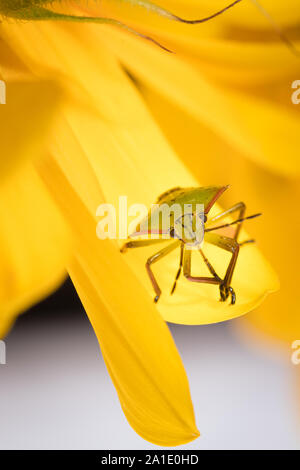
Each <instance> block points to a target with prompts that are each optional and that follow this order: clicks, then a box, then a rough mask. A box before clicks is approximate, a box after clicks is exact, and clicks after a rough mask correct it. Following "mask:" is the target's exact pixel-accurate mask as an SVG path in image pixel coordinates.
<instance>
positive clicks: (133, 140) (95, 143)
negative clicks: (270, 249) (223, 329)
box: [44, 26, 278, 324]
mask: <svg viewBox="0 0 300 470" xmlns="http://www.w3.org/2000/svg"><path fill="white" fill-rule="evenodd" d="M73 28H74V29H77V28H76V27H74V26H73V27H72V28H71V29H73ZM44 31H45V32H46V30H44ZM77 35H79V38H78V42H77V43H76V47H75V50H76V64H73V62H72V60H70V59H68V58H69V56H70V54H71V50H72V48H73V49H74V37H75V34H73V35H72V36H69V35H68V34H66V31H63V30H62V29H57V30H56V37H57V38H58V40H59V41H60V42H61V43H63V44H64V49H62V48H61V49H60V54H61V55H63V54H65V56H63V60H64V64H66V69H67V70H68V67H69V68H70V69H69V70H70V73H72V74H73V76H74V77H76V78H77V79H78V81H80V82H81V83H80V84H81V86H82V87H85V88H86V89H87V92H88V93H89V94H92V95H93V97H94V103H95V105H96V106H98V108H99V109H101V110H102V112H103V114H104V115H105V119H104V120H103V119H100V117H97V116H96V115H88V114H87V113H82V112H80V113H79V112H73V111H70V112H69V113H68V121H69V123H70V125H71V128H72V130H73V132H74V134H75V135H76V136H77V139H78V141H79V143H80V145H81V147H82V148H83V149H84V151H85V153H86V155H87V158H88V159H89V161H90V164H91V165H92V167H93V170H94V172H95V175H96V177H97V180H98V181H99V184H100V186H101V189H102V191H103V193H104V196H105V200H106V201H107V202H109V203H112V204H114V205H115V206H116V207H117V205H118V197H119V196H120V195H127V196H128V205H130V204H132V203H136V202H141V203H145V204H147V205H148V206H150V204H151V203H153V202H154V201H155V199H156V198H157V196H158V195H159V194H161V193H162V192H164V191H165V190H166V189H169V188H171V187H173V186H178V185H180V186H183V187H185V186H187V187H189V186H197V185H199V183H198V182H197V181H196V180H195V179H194V178H193V177H192V176H191V174H189V173H188V172H187V171H186V169H185V168H184V166H183V165H182V164H180V162H179V161H178V158H177V157H176V156H175V155H174V153H173V152H172V151H171V149H170V147H169V146H168V144H167V143H166V141H165V140H164V138H163V137H162V135H161V134H160V132H159V131H158V130H157V128H156V127H155V125H154V124H153V123H152V122H151V119H150V116H149V113H148V112H147V110H146V109H145V107H144V106H143V105H142V103H141V100H140V98H139V96H138V94H137V93H136V90H135V89H134V87H133V86H130V82H129V80H128V79H126V78H125V77H124V75H123V74H122V73H121V71H120V70H119V69H118V67H117V66H116V65H115V63H114V61H113V60H112V59H110V60H109V61H107V59H105V57H106V56H105V52H104V51H102V50H101V48H99V42H97V43H94V45H93V43H90V42H89V41H88V40H87V39H85V38H86V35H84V32H83V31H82V29H80V31H79V30H78V32H77ZM46 44H47V43H46ZM96 44H97V46H96ZM87 51H88V53H87ZM50 53H51V49H50ZM100 54H101V60H102V65H99V64H98V62H97V60H96V58H98V59H99V58H100ZM93 59H94V60H93ZM105 60H106V61H107V65H106V68H104V67H103V63H105ZM80 70H86V71H87V73H88V76H89V80H88V81H84V79H83V78H82V76H81V74H80V73H79V71H80ZM112 76H113V77H114V80H112V78H111V77H112ZM108 97H109V99H108ZM112 97H114V99H113V101H112ZM114 103H118V106H117V107H116V106H115V105H114ZM146 142H147V144H146ZM101 149H102V150H101ZM141 154H142V155H143V157H142V158H141ZM69 171H70V170H69ZM95 210H96V207H95ZM150 250H151V249H145V250H137V251H136V253H131V254H128V255H124V258H125V260H126V262H127V263H128V264H129V266H130V267H132V269H134V270H135V273H136V276H137V277H138V278H139V279H140V280H141V282H142V283H143V284H144V286H145V288H146V289H147V291H148V293H149V297H150V296H151V297H153V293H152V286H151V284H150V283H149V279H148V277H147V274H146V271H145V268H144V263H145V260H146V259H147V256H148V255H149V253H151V251H150ZM208 250H209V253H210V254H211V253H212V251H213V252H214V253H213V254H212V256H213V261H214V263H215V264H216V267H218V268H219V270H220V271H223V270H224V268H225V265H226V262H227V260H228V256H227V254H226V253H225V254H224V252H222V251H221V250H217V251H216V249H213V248H212V247H209V248H208ZM152 253H153V251H152ZM252 258H253V259H255V260H256V267H255V266H254V267H253V271H252V272H250V273H249V269H248V266H247V265H248V264H249V259H252ZM198 261H199V263H200V261H201V260H200V259H199V260H198ZM165 263H166V265H167V266H168V267H169V266H172V267H173V269H169V268H167V269H166V267H164V266H165V265H164V263H163V262H162V264H161V266H160V267H159V266H157V269H158V272H159V273H160V275H159V279H160V282H161V285H162V288H163V290H164V292H165V298H162V299H161V302H160V304H158V308H159V310H160V312H161V314H162V315H163V317H164V318H165V319H166V320H169V321H174V322H178V323H193V324H194V323H210V322H217V321H223V320H228V319H230V318H233V317H236V316H239V315H241V314H243V313H246V312H247V311H249V310H251V309H252V308H254V307H255V306H257V305H258V304H259V303H260V302H261V301H262V300H263V299H264V297H265V296H266V294H267V293H268V292H270V291H273V290H276V289H277V288H278V281H277V278H276V276H275V274H274V273H273V271H272V269H271V268H270V267H269V266H268V264H267V263H266V261H265V260H264V258H263V257H262V255H261V254H259V252H258V251H257V249H256V248H255V247H254V246H252V247H250V246H248V247H244V249H243V250H242V253H241V255H240V258H239V262H238V266H237V270H236V273H235V277H234V282H235V283H236V284H237V290H238V298H239V301H238V302H237V304H236V305H235V306H234V307H232V306H228V305H227V304H224V303H223V304H221V303H219V302H218V292H217V289H216V288H215V287H214V286H197V285H195V284H192V283H189V282H188V281H186V282H184V281H182V285H181V287H180V291H179V293H176V296H174V297H170V296H169V295H168V294H169V290H170V288H171V285H172V281H173V279H171V276H172V273H173V272H174V276H175V273H176V270H177V257H176V253H174V255H173V257H172V256H171V255H170V257H169V258H167V259H166V260H165ZM199 263H198V262H197V261H195V269H197V267H198V266H199ZM175 264H176V268H174V266H175ZM199 269H202V268H201V267H200V266H199ZM173 270H174V271H173ZM250 275H251V277H249V276H250ZM256 280H258V281H259V282H255V281H256ZM181 295H182V297H181ZM204 298H205V301H204ZM183 299H184V301H183Z"/></svg>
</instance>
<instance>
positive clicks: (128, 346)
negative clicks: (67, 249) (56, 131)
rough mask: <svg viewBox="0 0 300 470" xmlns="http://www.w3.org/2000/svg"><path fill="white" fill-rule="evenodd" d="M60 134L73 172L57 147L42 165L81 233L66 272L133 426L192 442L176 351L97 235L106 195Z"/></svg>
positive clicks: (159, 438) (146, 433) (174, 441)
mask: <svg viewBox="0 0 300 470" xmlns="http://www.w3.org/2000/svg"><path fill="white" fill-rule="evenodd" d="M63 135H64V137H65V139H66V138H67V137H68V139H67V140H65V141H66V143H67V145H68V148H69V149H72V161H71V165H72V167H73V166H74V167H75V168H76V172H72V171H70V161H68V158H67V157H66V156H65V155H64V152H59V147H57V148H56V152H55V154H56V159H57V161H58V162H59V163H56V162H55V161H54V160H52V161H51V160H49V161H48V163H47V164H45V165H43V166H40V169H39V171H40V173H41V174H42V175H43V177H44V179H45V181H46V182H47V184H48V185H49V188H50V189H51V190H52V191H53V194H54V195H55V197H56V199H57V202H58V203H59V204H60V206H61V209H62V211H63V213H64V214H65V216H66V218H67V220H68V222H69V223H70V226H71V227H72V229H73V231H74V235H75V236H76V240H77V244H76V249H75V258H74V261H73V262H72V263H71V264H70V265H69V273H70V275H71V277H72V280H73V282H74V284H75V287H76V289H77V291H78V293H79V295H80V297H81V300H82V302H83V305H84V307H85V308H86V311H87V313H88V315H89V318H90V320H91V323H92V325H93V327H94V329H95V332H96V335H97V338H98V340H99V342H100V345H101V349H102V351H103V355H104V359H105V361H106V364H107V366H108V369H109V372H110V374H111V377H112V380H113V382H114V384H115V386H116V388H117V391H118V394H119V398H120V401H121V404H122V407H123V410H124V412H125V414H126V417H127V418H128V420H129V422H130V424H131V425H132V426H133V428H134V429H135V430H136V432H137V433H139V434H140V435H141V436H142V437H144V438H145V439H148V440H150V441H151V442H154V443H156V444H159V445H165V446H174V445H179V444H183V443H185V442H189V441H191V440H193V439H195V438H196V437H198V435H199V433H198V431H197V428H196V426H195V422H194V413H193V407H192V403H191V400H190V395H189V388H188V382H187V378H186V375H185V371H184V368H183V366H182V363H181V360H180V357H179V354H178V352H177V350H176V347H175V345H174V342H173V340H172V337H171V335H170V333H169V331H168V329H167V326H166V325H165V323H164V322H163V320H162V318H161V317H160V315H159V314H158V313H157V311H156V309H155V307H154V305H153V303H152V301H151V299H150V298H148V297H147V294H146V293H145V291H144V289H143V287H142V286H141V285H140V284H139V282H138V279H137V278H136V277H135V276H134V274H133V273H132V270H131V269H130V267H128V266H127V264H126V263H125V262H124V260H123V259H122V255H121V254H120V252H119V249H118V246H117V245H116V243H115V242H113V241H99V240H98V239H97V237H96V231H95V227H96V217H95V209H96V207H97V205H98V204H99V203H101V202H102V201H103V196H102V193H101V191H100V188H99V184H98V182H97V179H96V178H95V173H94V170H93V169H92V168H91V166H90V163H89V161H88V159H87V158H86V156H85V155H84V154H81V152H80V147H79V146H78V143H77V142H76V141H75V140H74V138H72V133H71V132H69V136H68V133H67V131H66V128H65V130H64V132H63ZM72 142H73V143H72ZM71 145H72V147H71ZM76 149H77V151H76V152H75V150H76ZM82 181H83V182H84V183H83V184H82ZM57 188H60V191H57Z"/></svg>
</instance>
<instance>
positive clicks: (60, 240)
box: [0, 164, 70, 335]
mask: <svg viewBox="0 0 300 470" xmlns="http://www.w3.org/2000/svg"><path fill="white" fill-rule="evenodd" d="M0 201H1V204H0V227H1V229H0V251H1V256H0V258H1V262H0V305H1V307H0V324H1V330H0V333H1V335H4V333H5V332H6V328H7V327H9V326H10V325H11V323H12V321H13V319H14V317H15V315H17V314H18V313H20V312H21V311H23V310H25V309H26V308H28V307H29V306H30V305H32V304H33V303H35V302H37V301H38V300H40V299H41V298H42V297H44V296H46V295H48V294H49V293H50V292H51V291H52V290H54V289H55V288H56V287H57V286H58V285H59V283H61V282H62V280H63V278H64V276H65V273H66V271H65V268H64V266H65V264H66V262H67V260H68V259H69V257H70V237H69V232H68V229H67V226H66V224H65V222H64V220H63V219H62V217H61V216H60V214H59V213H58V211H57V208H56V207H55V205H54V203H53V201H52V200H51V198H50V196H49V194H48V192H47V190H46V188H45V187H44V185H43V183H42V182H41V180H40V178H39V176H38V175H37V174H36V172H35V170H34V169H33V167H32V166H31V164H27V165H24V167H23V168H22V169H20V170H19V171H18V173H17V174H16V175H15V176H14V177H11V178H10V180H9V182H7V183H6V184H5V185H3V186H2V188H1V190H0Z"/></svg>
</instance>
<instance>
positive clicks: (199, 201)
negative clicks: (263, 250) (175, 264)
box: [121, 186, 260, 304]
mask: <svg viewBox="0 0 300 470" xmlns="http://www.w3.org/2000/svg"><path fill="white" fill-rule="evenodd" d="M227 188H228V186H207V187H200V188H180V187H177V188H173V189H170V190H168V191H166V192H165V193H163V194H162V195H161V196H159V198H158V200H157V202H156V204H155V205H154V207H153V208H152V210H150V211H149V213H148V216H147V218H146V219H144V220H143V221H142V222H141V223H140V224H139V225H138V227H137V229H136V231H135V232H134V233H132V234H131V235H130V236H129V239H130V240H128V241H127V242H126V243H125V244H124V245H123V247H122V248H121V252H122V253H124V252H125V251H126V250H127V249H128V248H138V247H145V246H148V245H154V244H157V243H160V242H162V241H165V240H166V239H170V240H172V241H171V242H170V244H168V245H167V246H166V247H164V248H163V249H161V250H160V251H158V252H157V253H155V254H154V255H153V256H151V257H150V258H149V259H148V260H147V262H146V270H147V273H148V275H149V278H150V280H151V283H152V285H153V288H154V291H155V294H156V295H155V298H154V301H155V302H157V301H158V300H159V298H160V295H161V289H160V287H159V285H158V283H157V281H156V279H155V277H154V274H153V272H152V269H151V265H152V264H153V263H156V262H157V261H159V260H160V259H162V258H163V257H164V256H166V255H168V254H169V253H171V252H172V251H173V250H175V249H176V248H178V247H180V259H179V268H178V271H177V273H176V276H175V281H174V284H173V287H172V289H171V294H173V293H174V291H175V288H176V285H177V281H178V279H179V277H180V274H181V272H182V271H183V274H184V276H185V277H186V278H187V279H188V280H189V281H192V282H198V283H207V284H215V285H218V286H219V291H220V297H221V298H220V300H221V301H222V302H224V301H226V300H227V299H228V297H229V296H231V304H234V303H235V302H236V294H235V292H234V290H233V288H232V287H231V280H232V276H233V273H234V269H235V266H236V262H237V258H238V254H239V249H240V246H242V245H243V244H245V243H250V242H253V240H246V241H245V242H243V243H239V242H238V236H239V233H240V230H241V226H242V222H243V221H244V220H245V219H250V218H254V217H256V216H258V215H260V214H255V215H253V216H250V217H245V210H246V206H245V204H244V203H243V202H239V203H237V204H235V205H234V206H232V207H231V208H230V209H228V210H226V211H223V212H221V213H220V214H218V215H216V216H214V217H213V218H211V219H209V220H208V214H209V211H210V209H211V208H212V206H213V205H214V204H215V202H216V201H217V200H218V199H219V197H220V196H221V195H222V194H223V192H224V191H225V190H226V189H227ZM233 213H237V214H238V219H237V220H235V221H234V222H230V223H223V224H221V225H220V224H219V221H221V220H223V219H224V218H226V217H228V215H230V214H233ZM216 223H217V225H215V224H216ZM231 225H236V227H235V230H234V234H233V236H232V237H231V238H230V237H226V236H223V235H220V234H219V233H214V232H215V231H217V230H218V229H220V228H224V227H228V226H231ZM145 235H148V236H149V235H150V239H140V240H136V239H135V238H136V237H141V236H145ZM203 241H205V242H207V243H211V244H213V245H215V246H217V247H219V248H220V249H223V250H225V251H228V252H230V253H231V258H230V261H229V264H228V266H227V269H226V272H225V276H224V278H223V279H222V278H221V277H220V276H218V274H217V273H216V271H215V269H214V268H213V266H212V264H211V263H210V262H209V260H208V259H207V257H206V256H205V254H204V252H203V250H202V245H203ZM192 251H198V252H199V253H200V255H201V256H202V259H203V261H204V263H205V264H206V266H207V268H208V270H209V272H210V274H211V275H210V276H209V277H205V276H192V275H191V259H192Z"/></svg>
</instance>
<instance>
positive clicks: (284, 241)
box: [144, 90, 300, 354]
mask: <svg viewBox="0 0 300 470" xmlns="http://www.w3.org/2000/svg"><path fill="white" fill-rule="evenodd" d="M144 97H145V99H146V102H147V105H148V107H150V109H151V111H152V112H153V114H154V117H155V119H156V120H157V122H159V125H160V127H161V128H162V130H163V131H164V133H165V135H166V136H167V137H168V139H169V140H170V142H171V144H172V146H173V147H174V149H175V150H176V152H177V153H178V154H179V155H180V157H181V158H182V160H183V162H184V163H185V164H186V165H187V166H188V167H189V169H190V170H191V171H192V172H193V173H194V174H195V176H196V177H198V178H203V180H204V183H205V184H209V183H210V182H211V181H212V180H213V181H215V182H216V183H217V184H222V183H223V182H224V174H226V175H227V179H226V182H228V183H230V188H229V189H228V191H226V192H225V193H224V195H223V196H222V198H224V200H225V202H226V207H230V206H231V205H232V204H234V203H235V202H237V201H240V200H244V201H245V202H246V203H248V202H249V203H250V207H249V208H248V210H247V212H248V213H254V212H262V214H263V215H262V218H261V219H260V220H257V222H256V221H253V223H252V222H249V226H247V228H248V227H249V229H250V228H251V234H252V235H254V237H255V238H256V240H257V245H258V247H259V248H260V249H261V250H262V252H263V253H265V254H266V256H268V258H269V259H270V260H272V264H274V267H275V269H276V271H277V272H278V274H279V276H280V284H281V286H280V290H279V292H277V293H276V294H274V295H272V296H269V297H268V298H267V299H266V300H265V301H264V303H263V304H262V305H261V306H260V307H259V308H258V309H256V310H254V311H253V312H251V313H250V314H248V315H247V316H245V317H244V318H243V319H241V323H242V325H244V328H243V329H244V332H245V334H246V333H247V331H249V330H251V331H258V332H260V333H261V332H263V333H264V339H265V338H266V337H267V336H269V337H272V338H277V339H278V340H281V341H282V342H285V343H286V344H287V347H288V348H289V351H290V345H291V343H292V341H294V340H295V339H296V338H297V337H298V336H299V334H300V317H299V301H298V298H297V295H296V294H295V293H296V292H297V289H298V278H299V276H298V266H299V263H300V252H299V250H298V248H297V246H296V241H295V224H294V219H295V214H296V213H297V211H298V209H297V204H298V201H299V197H300V194H299V183H298V181H294V182H291V181H288V180H286V179H285V178H280V177H278V176H274V175H272V174H271V173H269V172H267V171H266V170H263V169H261V168H259V167H257V166H256V165H255V164H254V163H253V162H250V161H249V160H247V159H245V158H243V156H242V155H240V154H239V153H238V152H236V151H235V150H234V149H233V148H232V147H230V146H228V145H226V144H224V142H223V141H222V140H221V139H217V138H216V136H215V134H214V133H213V132H210V131H208V130H207V128H206V127H203V126H201V124H199V123H198V122H197V121H195V120H194V119H193V118H191V117H190V116H188V115H187V114H184V115H183V114H182V112H181V111H180V110H178V108H177V107H176V106H174V105H170V104H169V103H168V102H167V101H166V100H163V99H162V98H161V96H159V95H158V94H155V93H153V92H151V91H149V90H147V91H146V90H144ZM182 122H184V123H185V126H184V127H183V126H182ZM199 143H201V144H199ZM199 145H200V146H199ZM199 155H200V157H199ZM201 156H203V164H202V165H201V164H199V158H200V159H201V158H202V157H201ZM250 224H253V225H251V226H250ZM246 248H247V249H248V247H244V248H243V249H246ZM249 266H253V261H252V259H249ZM250 324H251V326H252V328H251V329H250V328H249V326H250ZM254 327H255V328H254ZM288 354H289V352H288Z"/></svg>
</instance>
